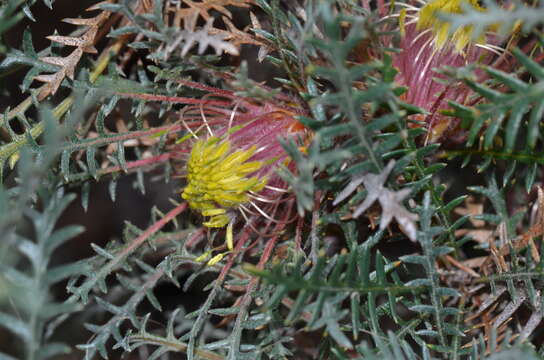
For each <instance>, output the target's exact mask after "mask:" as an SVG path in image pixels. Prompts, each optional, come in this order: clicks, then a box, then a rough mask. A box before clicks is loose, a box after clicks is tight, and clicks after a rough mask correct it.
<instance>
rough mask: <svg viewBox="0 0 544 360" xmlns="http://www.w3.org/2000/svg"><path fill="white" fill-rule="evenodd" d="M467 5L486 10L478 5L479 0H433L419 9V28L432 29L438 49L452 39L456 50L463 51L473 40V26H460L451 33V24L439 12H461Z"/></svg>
mask: <svg viewBox="0 0 544 360" xmlns="http://www.w3.org/2000/svg"><path fill="white" fill-rule="evenodd" d="M467 5H468V6H471V7H473V8H474V9H476V10H478V11H485V9H484V8H482V7H480V6H479V5H478V0H431V1H429V2H428V3H427V4H426V5H425V6H424V7H423V8H422V9H421V10H420V11H419V16H418V21H417V30H422V29H431V31H432V33H433V36H434V46H435V48H436V49H437V50H440V49H442V48H444V47H445V46H446V45H447V43H448V41H450V40H451V41H452V42H453V43H454V44H455V50H456V51H457V52H459V53H462V52H463V49H464V48H465V47H466V46H467V45H468V44H469V43H470V42H471V40H472V37H473V31H474V28H473V26H472V25H470V26H463V27H460V28H458V29H457V30H455V32H454V33H453V34H452V35H450V24H449V23H448V22H446V21H444V20H442V19H440V17H439V16H438V14H439V13H449V14H460V13H463V11H464V8H465V7H467ZM483 41H484V39H483V38H482V39H477V42H483Z"/></svg>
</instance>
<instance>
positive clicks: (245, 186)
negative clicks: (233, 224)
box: [181, 136, 267, 227]
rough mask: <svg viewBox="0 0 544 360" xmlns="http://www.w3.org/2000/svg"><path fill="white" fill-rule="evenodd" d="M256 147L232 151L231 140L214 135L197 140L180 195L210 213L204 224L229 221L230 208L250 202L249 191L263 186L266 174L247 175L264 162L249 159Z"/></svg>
mask: <svg viewBox="0 0 544 360" xmlns="http://www.w3.org/2000/svg"><path fill="white" fill-rule="evenodd" d="M256 149H257V148H256V146H252V147H251V148H249V149H247V150H236V151H232V150H231V143H230V141H228V140H226V139H221V138H219V137H215V136H212V137H210V138H208V139H206V140H198V141H197V142H196V143H195V144H194V146H193V149H192V150H191V154H190V157H189V161H188V163H187V186H186V187H185V189H184V190H183V193H182V194H181V197H182V198H183V199H185V200H187V202H188V203H189V206H190V207H191V208H193V209H194V210H197V211H199V212H200V213H201V214H202V215H203V216H209V217H210V219H209V220H208V221H206V222H204V223H203V225H204V226H207V227H224V226H225V225H227V224H229V222H230V220H231V218H230V216H229V214H228V211H229V210H231V209H235V208H237V207H238V206H239V205H242V204H244V203H246V202H248V201H249V197H248V192H250V191H254V192H258V191H260V190H262V189H263V188H264V186H265V185H266V182H267V179H266V177H262V178H259V177H257V176H253V177H247V176H248V175H251V174H253V173H255V172H256V171H258V170H259V169H261V167H262V166H263V162H261V161H247V160H249V159H250V158H251V157H252V156H253V155H254V154H255V151H256Z"/></svg>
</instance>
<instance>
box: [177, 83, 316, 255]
mask: <svg viewBox="0 0 544 360" xmlns="http://www.w3.org/2000/svg"><path fill="white" fill-rule="evenodd" d="M185 84H186V85H188V86H192V87H196V88H198V89H201V90H205V91H207V92H208V94H207V95H206V96H204V97H203V98H202V99H201V101H197V104H195V105H187V106H186V107H185V108H184V109H183V111H182V112H181V118H180V121H181V123H182V124H183V126H184V127H185V129H186V130H187V131H188V132H189V134H190V135H191V136H192V137H193V138H194V139H195V140H194V141H187V142H182V143H181V145H180V149H181V150H182V151H183V152H188V153H189V155H188V159H187V161H186V162H185V166H186V167H185V172H186V175H185V176H186V180H187V184H186V186H185V188H184V190H183V191H182V194H181V196H182V198H183V199H185V200H187V202H188V204H189V206H190V207H191V208H192V209H193V210H194V211H197V212H199V213H200V214H201V215H202V216H204V217H206V218H207V219H206V220H205V221H204V222H203V225H204V226H206V227H208V228H223V227H225V226H227V234H226V237H227V248H228V249H229V250H232V243H233V239H232V237H233V235H232V230H233V226H234V223H235V222H236V219H237V218H238V217H239V215H241V216H242V217H243V218H244V219H245V220H246V223H248V224H253V223H256V222H258V220H260V219H264V220H265V221H267V222H268V223H278V222H281V221H280V220H277V219H275V214H276V213H277V212H278V208H279V207H281V206H282V204H284V203H286V201H285V199H284V198H285V196H284V195H285V194H286V193H289V191H288V189H287V188H288V186H287V184H286V183H285V181H283V180H282V179H281V177H280V176H279V175H278V174H277V168H278V166H279V165H280V164H281V165H287V166H288V167H290V166H291V164H290V161H289V158H288V155H287V153H286V152H285V150H284V149H283V147H282V146H281V144H280V141H279V139H281V138H285V137H291V138H295V139H297V141H299V142H301V143H303V142H304V141H305V140H304V139H306V138H307V137H308V134H307V132H306V130H305V128H304V127H303V126H302V125H301V124H300V123H299V122H298V121H297V120H296V117H295V116H296V115H298V114H299V110H297V108H296V107H294V106H293V103H292V102H291V99H290V98H288V97H282V96H279V97H278V98H277V99H275V101H270V100H268V101H263V102H257V101H255V100H251V99H248V98H244V97H239V96H236V95H235V94H234V93H233V92H231V91H226V90H219V89H214V88H209V87H204V86H202V85H200V84H195V83H190V82H185ZM188 147H189V148H188ZM283 210H284V211H282V213H286V211H285V210H286V209H283ZM287 210H288V209H287ZM250 226H253V225H250ZM220 255H221V254H220ZM221 257H222V256H221ZM212 260H213V259H212Z"/></svg>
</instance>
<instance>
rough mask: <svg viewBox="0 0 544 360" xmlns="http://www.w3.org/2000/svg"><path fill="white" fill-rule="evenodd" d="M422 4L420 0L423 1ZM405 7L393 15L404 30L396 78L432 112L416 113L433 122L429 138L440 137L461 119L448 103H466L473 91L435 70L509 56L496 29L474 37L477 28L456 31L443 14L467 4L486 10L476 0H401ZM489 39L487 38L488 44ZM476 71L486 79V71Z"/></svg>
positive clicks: (396, 57) (409, 97) (409, 99)
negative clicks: (450, 113) (451, 112)
mask: <svg viewBox="0 0 544 360" xmlns="http://www.w3.org/2000/svg"><path fill="white" fill-rule="evenodd" d="M417 3H420V2H417ZM400 5H401V6H403V9H402V10H401V11H400V12H399V13H398V14H394V15H391V16H398V18H399V26H400V30H401V35H402V38H401V41H400V45H399V48H400V49H401V51H400V52H398V53H395V54H394V55H393V64H394V65H395V67H397V68H398V70H399V72H398V74H397V76H396V78H395V81H396V83H398V84H399V85H402V86H405V87H406V88H407V92H406V93H405V94H403V100H404V101H406V102H407V103H410V104H412V105H415V106H418V107H420V108H422V109H424V110H426V111H427V112H428V114H427V115H415V116H414V118H415V119H416V120H420V121H424V122H425V123H426V126H427V127H428V129H429V131H428V135H427V138H426V139H425V141H426V142H429V141H430V142H434V141H436V140H438V139H439V138H440V137H442V136H443V135H445V134H446V133H447V132H448V131H451V130H453V129H454V128H455V126H456V124H457V122H456V121H454V120H452V118H450V117H447V116H445V115H443V111H444V110H447V109H448V102H449V101H455V102H458V103H461V104H466V103H468V102H469V101H470V98H471V96H472V95H473V92H472V90H471V89H470V88H469V87H467V86H466V85H464V84H460V83H452V82H449V83H445V82H444V81H437V79H442V80H444V79H445V78H446V77H445V76H444V75H442V74H440V73H438V72H436V71H435V69H440V68H444V67H455V68H457V67H462V66H466V65H468V64H476V63H479V64H484V65H491V64H492V63H493V62H494V61H495V60H496V59H497V56H496V55H500V56H503V50H502V49H501V48H500V47H499V46H497V44H498V43H499V42H498V40H497V39H498V37H497V36H495V35H494V34H493V33H492V29H488V30H489V31H490V33H488V34H486V35H484V36H481V37H480V38H477V39H476V41H473V40H472V39H473V37H474V36H473V35H474V34H473V27H472V26H467V27H461V28H459V29H457V30H456V31H455V32H453V33H450V25H449V23H447V22H445V21H444V20H442V19H441V18H440V16H439V14H441V13H461V12H463V11H464V9H466V8H470V7H472V8H474V9H477V11H482V12H483V11H485V9H484V8H482V7H480V6H479V5H478V2H477V1H475V0H432V1H428V2H426V3H425V5H424V6H423V7H421V8H418V7H417V6H415V5H412V4H406V3H401V4H400ZM486 42H487V43H486ZM476 75H477V76H478V77H479V78H480V80H483V79H484V76H485V75H484V74H483V72H482V71H479V70H477V71H476Z"/></svg>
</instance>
